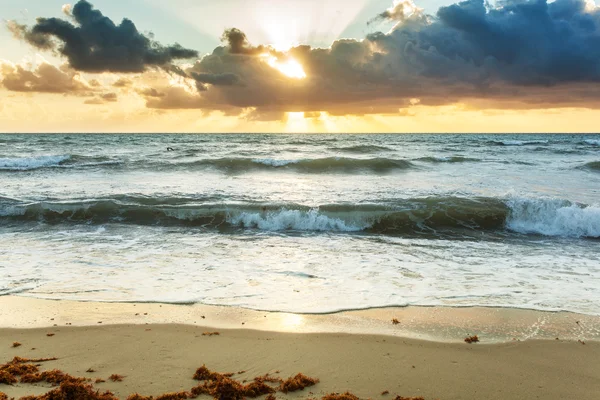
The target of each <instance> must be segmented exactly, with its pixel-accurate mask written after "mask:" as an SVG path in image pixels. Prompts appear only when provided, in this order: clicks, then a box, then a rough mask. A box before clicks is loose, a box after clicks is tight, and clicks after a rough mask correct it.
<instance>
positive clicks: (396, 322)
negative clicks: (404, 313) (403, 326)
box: [392, 318, 400, 325]
mask: <svg viewBox="0 0 600 400" xmlns="http://www.w3.org/2000/svg"><path fill="white" fill-rule="evenodd" d="M399 323H400V321H398V319H397V318H394V319H392V324H394V325H398V324H399Z"/></svg>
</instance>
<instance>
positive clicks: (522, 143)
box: [492, 140, 549, 146]
mask: <svg viewBox="0 0 600 400" xmlns="http://www.w3.org/2000/svg"><path fill="white" fill-rule="evenodd" d="M492 143H493V144H496V145H498V146H531V145H540V144H548V143H549V141H548V140H497V141H493V142H492Z"/></svg>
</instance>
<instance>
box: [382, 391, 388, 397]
mask: <svg viewBox="0 0 600 400" xmlns="http://www.w3.org/2000/svg"><path fill="white" fill-rule="evenodd" d="M386 394H390V391H389V390H384V391H383V392H381V395H382V396H385V395H386Z"/></svg>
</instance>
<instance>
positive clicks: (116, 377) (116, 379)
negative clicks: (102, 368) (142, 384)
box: [108, 374, 125, 382]
mask: <svg viewBox="0 0 600 400" xmlns="http://www.w3.org/2000/svg"><path fill="white" fill-rule="evenodd" d="M123 378H125V377H124V376H123V375H119V374H112V375H111V376H109V377H108V379H110V380H111V381H113V382H123Z"/></svg>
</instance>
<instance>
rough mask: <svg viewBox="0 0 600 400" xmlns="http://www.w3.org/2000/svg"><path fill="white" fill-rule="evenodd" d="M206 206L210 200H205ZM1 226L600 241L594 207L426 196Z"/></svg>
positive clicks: (90, 211) (109, 207)
mask: <svg viewBox="0 0 600 400" xmlns="http://www.w3.org/2000/svg"><path fill="white" fill-rule="evenodd" d="M206 200H209V199H206ZM0 220H10V221H16V222H18V221H38V222H43V223H49V224H60V223H76V224H77V223H86V224H105V223H111V222H115V223H126V224H136V225H157V226H189V227H203V228H207V229H217V230H221V231H230V230H237V229H242V230H243V229H256V230H263V231H274V232H278V231H307V232H311V231H312V232H365V233H376V234H383V235H413V234H417V235H423V234H432V235H438V234H449V235H455V234H456V235H462V234H465V233H468V232H469V231H471V232H479V231H492V232H494V231H495V232H501V231H506V230H508V231H512V232H516V233H521V234H539V235H546V236H564V237H577V238H580V237H589V238H597V237H600V207H598V206H587V205H580V204H574V203H570V202H568V201H563V200H555V199H507V200H503V199H497V198H460V197H429V198H416V199H406V200H399V201H395V202H393V203H388V204H328V205H322V206H319V207H308V206H303V205H298V204H291V203H286V204H259V203H234V204H227V203H225V204H220V203H208V202H207V201H205V200H203V199H196V200H193V199H185V198H182V199H177V198H166V199H163V200H161V199H158V198H157V199H148V198H136V197H135V196H122V197H121V198H120V199H117V198H112V199H95V200H84V201H71V202H37V203H22V202H20V201H17V200H10V199H4V200H1V201H0Z"/></svg>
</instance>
